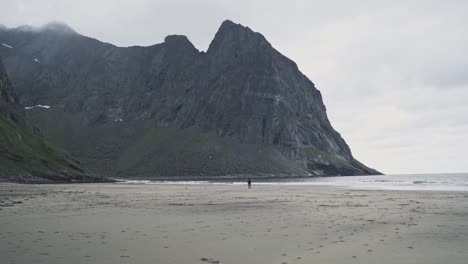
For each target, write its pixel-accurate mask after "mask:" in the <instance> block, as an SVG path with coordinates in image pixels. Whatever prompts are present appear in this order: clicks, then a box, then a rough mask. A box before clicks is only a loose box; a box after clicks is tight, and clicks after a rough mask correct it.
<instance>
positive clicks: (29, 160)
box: [0, 60, 101, 182]
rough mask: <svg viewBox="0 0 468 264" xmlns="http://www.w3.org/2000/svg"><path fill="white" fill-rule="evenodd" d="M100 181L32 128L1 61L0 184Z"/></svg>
mask: <svg viewBox="0 0 468 264" xmlns="http://www.w3.org/2000/svg"><path fill="white" fill-rule="evenodd" d="M2 180H3V181H5V180H7V181H19V182H77V181H79V182H83V181H99V180H101V179H100V178H97V177H93V176H90V175H89V174H88V173H86V172H85V171H84V170H83V169H81V168H80V165H79V163H78V162H77V161H75V160H73V159H72V158H71V157H70V156H69V155H67V154H66V153H64V152H63V151H61V150H60V149H58V148H56V147H54V146H53V145H51V144H50V143H48V142H47V141H46V140H44V138H43V137H42V136H41V134H40V133H39V132H38V131H37V129H35V128H34V127H33V126H31V125H30V123H29V120H28V117H27V115H26V113H25V111H24V108H23V106H22V105H21V104H20V103H19V101H18V98H17V96H16V94H15V92H14V90H13V88H12V86H11V83H10V81H9V79H8V76H7V74H6V72H5V69H4V67H3V64H2V62H1V60H0V181H2Z"/></svg>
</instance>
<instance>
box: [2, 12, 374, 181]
mask: <svg viewBox="0 0 468 264" xmlns="http://www.w3.org/2000/svg"><path fill="white" fill-rule="evenodd" d="M0 42H1V43H4V44H6V45H8V46H10V48H9V47H5V46H3V47H0V56H4V57H5V63H6V65H7V69H8V71H9V73H10V74H11V77H12V79H13V82H14V83H15V85H17V87H18V95H19V98H20V100H21V101H22V102H23V103H24V104H25V105H38V104H45V105H50V106H52V109H53V110H50V111H47V110H41V111H36V112H35V113H33V114H32V116H33V117H34V119H35V120H42V122H38V123H37V124H38V126H41V123H44V122H45V120H47V118H50V116H51V115H56V116H60V117H59V118H56V122H59V123H60V122H62V123H63V122H70V116H74V118H73V120H74V121H73V122H74V123H75V124H76V126H77V127H76V129H77V130H80V131H82V132H81V134H89V135H96V134H99V133H98V132H97V130H99V129H101V130H100V131H102V129H104V128H105V127H109V126H112V123H113V122H119V128H118V130H119V131H120V132H117V131H109V132H108V133H109V134H115V135H120V134H121V131H125V130H129V129H130V130H132V131H133V132H134V134H132V133H133V132H132V133H130V134H132V135H133V136H135V135H137V134H138V135H146V134H147V133H148V131H149V130H151V129H159V128H168V129H175V130H174V131H177V133H174V136H173V137H170V136H169V137H167V138H166V142H173V141H174V142H173V143H170V144H169V145H167V146H165V147H161V148H159V150H157V149H155V146H156V145H158V144H156V143H154V142H153V143H152V144H143V145H144V146H142V147H141V148H140V150H141V151H140V152H139V153H137V154H134V156H132V157H129V158H128V159H135V160H138V159H140V160H147V162H143V163H139V164H132V165H131V166H130V165H129V166H128V167H125V168H123V167H122V168H119V169H117V170H113V171H112V172H111V173H113V174H115V173H117V174H121V175H122V176H125V175H134V174H135V175H143V176H153V175H156V176H170V175H226V174H245V173H249V174H259V175H261V174H282V175H298V174H300V175H308V174H313V175H356V174H375V173H378V172H377V171H375V170H372V169H369V168H367V167H365V166H364V165H362V164H361V163H359V162H358V161H356V160H355V159H354V158H353V156H352V154H351V151H350V149H349V147H348V146H347V144H346V143H345V141H344V140H343V139H342V138H341V136H340V135H339V134H338V133H337V132H336V131H335V130H334V129H333V128H332V126H331V124H330V122H329V121H328V118H327V115H326V109H325V106H324V105H323V101H322V97H321V94H320V92H319V91H318V90H317V89H316V88H315V86H314V84H313V83H312V82H311V81H310V80H309V79H308V78H307V77H306V76H304V75H303V74H302V73H301V72H300V71H299V70H298V68H297V65H296V64H295V63H294V62H293V61H291V60H290V59H288V58H286V57H285V56H283V55H282V54H280V53H279V52H278V51H276V50H275V49H274V48H273V47H272V46H271V44H270V43H269V42H268V41H267V40H266V39H265V38H264V37H263V36H262V35H261V34H260V33H256V32H253V31H252V30H251V29H249V28H247V27H244V26H242V25H239V24H235V23H233V22H231V21H225V22H223V24H222V25H221V27H220V28H219V30H218V32H217V33H216V36H215V38H214V40H213V41H212V43H211V44H210V47H209V49H208V50H207V52H206V53H205V52H199V51H198V50H197V49H196V48H195V47H194V46H193V45H192V44H191V43H190V41H189V40H188V39H187V38H186V37H185V36H178V35H171V36H168V37H166V39H165V41H164V43H161V44H157V45H153V46H149V47H128V48H119V47H115V46H113V45H110V44H106V43H102V42H99V41H97V40H95V39H91V38H88V37H85V36H82V35H80V34H78V33H76V32H75V31H73V30H72V29H70V28H68V27H66V26H64V25H57V24H52V25H47V26H45V27H43V28H17V29H3V30H2V29H0ZM52 113H53V114H52ZM135 122H139V123H144V124H145V125H143V126H142V127H145V128H144V129H143V128H142V129H143V130H141V131H136V130H135V125H134V123H135ZM57 126H60V125H59V124H57ZM53 127H54V125H53V124H52V128H50V127H49V128H46V127H43V128H44V130H45V131H47V132H45V133H46V135H54V138H57V137H58V136H59V134H60V133H65V131H64V129H58V128H57V129H53ZM137 127H139V126H137ZM104 130H106V129H104ZM58 131H61V132H58ZM190 131H192V132H193V131H197V132H194V133H195V134H197V135H202V134H203V135H207V134H209V135H212V136H210V137H208V138H209V139H208V138H205V139H204V140H202V142H201V143H200V144H198V145H196V146H197V147H196V148H198V151H195V152H194V151H193V149H192V147H193V146H191V145H190V144H188V145H186V147H185V148H184V147H180V148H176V149H178V151H179V152H178V153H180V158H174V159H171V162H173V163H174V164H175V168H174V170H168V169H163V168H162V167H161V166H162V165H161V166H153V165H150V164H155V160H161V159H162V160H164V158H163V157H167V156H171V155H173V154H174V153H172V151H173V149H174V148H171V144H174V145H173V146H176V145H177V143H176V141H179V139H180V138H185V137H190V135H192V136H193V133H192V132H190ZM106 133H107V132H106ZM200 133H201V134H200ZM176 135H178V136H176ZM182 135H185V136H182ZM122 137H124V136H123V135H122V136H119V137H117V138H116V140H115V142H114V143H110V144H111V145H119V148H120V152H121V153H126V152H127V151H129V152H131V151H130V149H132V148H134V146H133V145H132V143H130V142H129V143H128V144H124V145H122V143H116V142H119V141H120V142H123V141H125V140H124V139H123V138H122ZM196 137H198V136H196ZM214 137H216V139H214ZM51 138H52V137H51ZM61 138H63V137H61ZM202 138H203V136H202ZM76 140H78V139H77V138H73V137H71V138H70V139H66V138H64V139H63V140H62V141H61V142H60V144H62V145H63V146H64V147H65V148H66V149H67V148H68V149H69V150H70V151H71V152H72V153H73V154H79V155H78V156H79V157H80V158H81V159H82V160H88V161H89V156H90V155H91V156H96V157H99V158H103V157H107V158H108V159H110V164H112V163H113V162H117V161H118V160H120V162H122V159H125V156H126V154H122V155H121V156H118V157H116V156H113V157H112V158H110V157H108V156H106V154H105V153H108V151H109V150H107V152H105V151H104V152H103V151H101V150H96V149H94V150H90V151H91V153H90V152H89V151H88V152H87V153H88V154H86V153H84V152H83V148H86V144H87V142H83V144H80V146H82V148H81V149H80V146H73V147H72V146H70V145H72V144H71V143H70V142H69V141H76ZM214 142H217V143H214ZM220 144H221V145H223V146H225V151H227V152H232V153H231V154H232V157H231V158H227V157H228V156H224V158H220V156H222V154H221V153H220V152H219V149H221V148H220V147H219V146H220ZM189 145H190V146H189ZM108 146H109V145H106V146H105V147H103V148H105V149H107V147H108ZM247 146H248V147H247ZM194 148H195V147H194ZM260 149H264V150H263V152H261V151H260V152H259V150H260ZM97 153H98V154H97ZM169 153H171V154H169ZM190 153H191V154H190ZM94 154H97V155H94ZM86 155H88V156H86ZM102 155H104V156H102ZM174 155H175V156H177V155H176V154H174ZM200 156H202V157H204V158H203V159H205V158H206V159H207V160H208V161H207V162H205V161H200V160H199V157H200ZM233 157H237V158H233ZM241 157H249V159H250V160H255V161H256V162H257V163H258V164H263V165H261V166H258V167H256V166H255V164H251V163H250V162H249V159H244V158H241ZM272 157H275V158H272ZM232 159H234V160H236V161H235V162H234V163H235V165H233V167H232V169H227V168H229V166H226V165H225V164H228V163H229V162H232ZM221 161H222V162H221ZM91 163H98V162H92V161H89V164H91ZM123 163H126V162H123ZM156 163H157V162H156ZM187 164H190V165H187ZM195 164H198V165H197V166H195ZM200 164H205V165H202V166H199V165H200ZM264 164H272V165H271V168H268V166H264ZM194 166H195V167H196V169H192V170H191V169H190V168H194ZM91 167H92V168H93V169H95V170H96V171H98V172H102V171H104V169H102V168H98V167H99V166H95V165H91ZM109 167H112V165H109ZM114 167H115V166H114ZM116 167H118V166H116ZM149 167H150V168H149ZM275 170H276V172H275ZM106 171H108V172H109V170H106ZM142 171H144V172H142Z"/></svg>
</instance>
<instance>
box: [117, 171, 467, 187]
mask: <svg viewBox="0 0 468 264" xmlns="http://www.w3.org/2000/svg"><path fill="white" fill-rule="evenodd" d="M251 178H252V184H253V185H284V186H315V187H337V188H350V189H375V190H433V191H468V173H441V174H406V175H376V176H339V177H261V178H256V177H254V176H252V177H251ZM122 183H133V184H185V185H198V184H213V185H241V184H246V181H245V179H243V178H235V179H212V178H211V179H210V178H207V179H200V178H199V179H197V180H186V179H181V180H172V179H165V180H123V181H122Z"/></svg>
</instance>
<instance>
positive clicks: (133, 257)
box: [0, 183, 468, 264]
mask: <svg viewBox="0 0 468 264" xmlns="http://www.w3.org/2000/svg"><path fill="white" fill-rule="evenodd" d="M0 256H1V258H2V261H1V262H2V263H159V264H164V263H179V264H184V263H233V264H234V263H236V264H237V263H242V264H247V263H256V264H258V263H278V264H284V263H468V193H463V192H458V193H457V192H428V191H369V190H347V189H337V188H326V187H293V186H255V185H253V189H251V190H248V189H247V186H215V185H200V186H195V185H187V186H183V185H124V184H75V185H19V184H9V183H0Z"/></svg>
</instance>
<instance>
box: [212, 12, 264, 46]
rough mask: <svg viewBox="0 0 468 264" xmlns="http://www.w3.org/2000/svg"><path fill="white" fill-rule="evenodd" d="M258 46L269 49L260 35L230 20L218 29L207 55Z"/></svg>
mask: <svg viewBox="0 0 468 264" xmlns="http://www.w3.org/2000/svg"><path fill="white" fill-rule="evenodd" d="M260 46H270V47H271V45H270V43H268V41H267V40H266V39H265V37H264V36H263V35H262V34H260V33H258V32H254V31H253V30H251V29H250V28H249V27H245V26H243V25H241V24H236V23H234V22H232V21H231V20H225V21H224V22H223V23H222V24H221V26H220V27H219V29H218V32H217V33H216V35H215V37H214V39H213V41H212V42H211V44H210V46H209V48H208V52H207V53H218V52H224V51H233V50H237V51H241V50H252V49H256V48H258V47H260Z"/></svg>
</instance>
